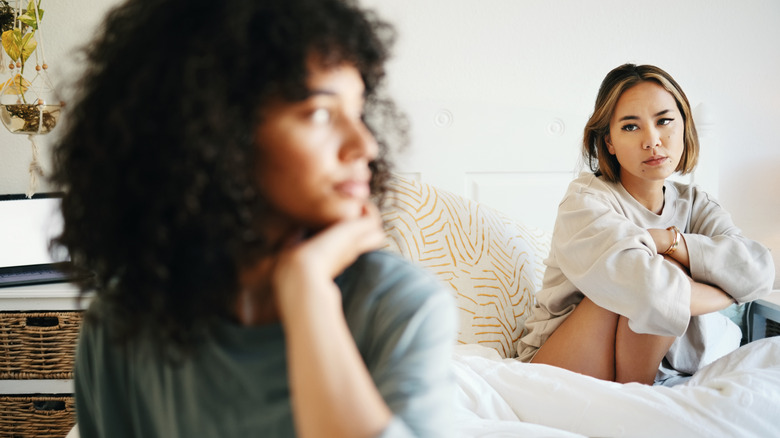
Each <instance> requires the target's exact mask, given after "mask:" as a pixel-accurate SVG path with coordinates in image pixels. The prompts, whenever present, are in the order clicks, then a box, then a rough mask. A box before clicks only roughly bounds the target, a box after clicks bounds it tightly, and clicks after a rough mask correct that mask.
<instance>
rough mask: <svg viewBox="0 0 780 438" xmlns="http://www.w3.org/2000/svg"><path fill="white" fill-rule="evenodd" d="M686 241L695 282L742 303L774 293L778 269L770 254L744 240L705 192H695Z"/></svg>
mask: <svg viewBox="0 0 780 438" xmlns="http://www.w3.org/2000/svg"><path fill="white" fill-rule="evenodd" d="M684 237H685V243H686V245H687V247H688V254H689V258H690V271H691V277H692V278H693V279H694V280H696V281H699V282H702V283H708V284H712V285H715V286H717V287H719V288H721V289H723V290H724V291H725V292H726V293H728V294H729V295H731V297H732V298H734V299H735V300H737V301H738V302H740V303H745V302H748V301H753V300H755V299H757V298H761V297H762V296H764V295H767V294H768V293H770V292H771V291H772V283H773V282H774V278H775V265H774V262H773V260H772V255H771V253H770V252H769V250H768V249H767V248H766V247H764V246H763V245H761V244H760V243H758V242H755V241H753V240H750V239H748V238H746V237H744V236H743V235H742V233H741V231H740V230H739V229H738V228H737V227H736V226H735V225H734V223H733V221H732V219H731V215H730V214H729V213H728V212H727V211H726V210H724V209H723V208H722V207H721V206H720V204H718V202H717V201H715V200H714V199H712V198H711V197H710V196H709V195H707V193H706V192H704V191H702V190H698V189H696V192H695V196H694V200H693V206H692V211H691V224H690V229H689V230H686V233H684Z"/></svg>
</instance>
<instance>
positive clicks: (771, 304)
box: [748, 290, 780, 341]
mask: <svg viewBox="0 0 780 438" xmlns="http://www.w3.org/2000/svg"><path fill="white" fill-rule="evenodd" d="M779 327H780V290H775V291H773V292H772V293H771V294H770V295H769V296H767V297H765V298H761V299H759V300H756V301H754V302H752V303H750V308H749V310H748V341H754V340H756V339H761V338H764V337H767V335H770V336H771V335H773V334H777V332H776V330H777V329H778V328H779ZM768 328H769V329H770V330H769V331H770V333H767V329H768Z"/></svg>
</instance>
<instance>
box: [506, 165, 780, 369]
mask: <svg viewBox="0 0 780 438" xmlns="http://www.w3.org/2000/svg"><path fill="white" fill-rule="evenodd" d="M664 197H665V200H664V208H663V212H662V213H661V214H660V215H658V214H655V213H653V212H651V211H649V210H648V209H647V208H645V207H644V206H642V205H641V204H640V203H639V202H638V201H637V200H636V199H634V198H633V197H632V196H631V195H630V194H629V193H628V192H627V191H626V190H625V188H623V186H622V185H621V184H620V183H609V182H606V181H605V180H603V179H602V178H599V177H596V176H595V175H593V174H590V173H583V174H582V175H580V177H578V178H577V179H575V180H574V181H572V183H571V184H570V185H569V188H568V190H567V192H566V194H565V195H564V197H563V200H562V201H561V203H560V205H559V207H558V217H557V220H556V222H555V229H554V231H553V237H552V245H551V249H550V255H549V257H548V258H547V260H545V263H546V265H547V269H546V271H545V275H544V284H543V287H542V290H541V291H539V293H538V294H537V295H536V300H537V302H536V305H535V307H534V312H533V314H532V315H531V316H530V317H529V318H528V320H527V321H526V323H525V324H526V330H525V332H524V335H523V336H522V338H521V339H520V342H519V345H518V349H517V350H518V352H519V353H518V354H519V358H520V359H521V360H523V361H530V360H531V358H532V357H533V356H534V354H535V353H536V351H537V349H538V348H539V347H540V346H541V345H542V344H543V343H544V342H545V341H546V340H547V338H548V337H549V336H550V335H551V334H552V332H553V331H554V330H555V329H556V328H557V327H558V326H559V325H560V324H561V323H562V322H563V321H564V320H565V319H566V318H567V317H568V316H569V314H570V313H571V312H572V311H573V310H574V308H575V307H576V306H577V304H578V303H579V302H580V301H581V300H582V298H583V295H586V296H587V297H588V298H590V299H591V300H592V301H593V302H594V303H595V304H597V305H599V306H601V307H603V308H605V309H607V310H610V311H612V312H615V313H617V314H620V315H623V316H625V317H627V318H628V319H629V327H631V329H632V330H633V331H635V332H637V333H651V334H656V335H665V336H677V337H681V339H678V341H679V342H677V343H676V345H675V346H673V348H672V351H673V352H681V353H683V354H677V355H675V356H676V357H670V356H672V355H671V354H670V355H667V358H666V359H667V360H668V361H669V362H670V365H671V367H672V368H674V369H676V370H679V371H683V372H686V373H693V372H694V371H695V370H696V369H698V367H699V366H701V365H703V363H702V359H703V358H704V357H705V356H706V355H707V350H708V349H713V348H719V347H718V346H717V344H718V342H717V341H718V340H717V339H712V338H713V336H709V334H708V333H706V332H704V333H702V332H703V331H702V330H700V329H699V328H700V327H701V326H703V325H705V324H702V322H699V321H696V320H697V319H698V318H702V317H693V318H692V317H691V315H690V293H691V291H690V284H689V282H688V280H687V278H686V275H685V273H684V272H682V271H681V270H680V269H679V268H677V267H676V266H674V265H673V264H672V263H670V262H668V261H666V260H665V259H664V258H663V256H661V255H659V254H658V249H657V248H656V246H655V243H654V241H653V239H652V238H651V237H650V234H649V233H648V231H647V229H648V228H667V227H670V226H672V225H675V226H677V227H678V228H679V229H680V231H682V233H683V236H684V238H685V243H686V245H687V247H688V252H689V257H690V273H691V277H692V278H693V279H694V280H696V281H698V282H703V283H708V284H712V285H715V286H718V287H720V288H721V289H723V290H724V291H726V292H727V293H728V294H729V295H731V296H732V297H733V298H734V299H735V300H736V301H737V302H739V303H744V302H748V301H752V300H755V299H757V298H760V297H761V296H764V295H766V294H768V293H769V292H770V291H771V289H772V283H773V281H774V276H775V270H774V263H773V261H772V256H771V255H770V253H769V250H768V249H767V248H765V247H764V246H762V245H761V244H759V243H757V242H754V241H752V240H750V239H747V238H745V237H743V236H742V234H741V232H740V230H739V229H738V228H737V227H736V226H735V225H734V223H733V222H732V220H731V216H730V215H729V213H727V212H726V211H725V210H724V209H723V208H722V207H721V206H720V205H719V204H718V202H717V201H716V200H714V199H713V198H711V197H710V196H709V195H708V194H707V193H705V192H704V191H702V190H701V189H700V188H699V187H698V186H695V185H687V184H683V183H679V182H673V181H666V183H665V185H664ZM661 250H662V251H663V248H662V249H661ZM704 317H707V318H709V319H713V318H722V319H723V320H724V321H723V323H724V324H725V323H726V322H728V321H727V318H726V317H725V316H723V315H720V314H719V313H715V314H709V315H704ZM710 325H711V324H710ZM689 326H690V330H689ZM712 335H714V336H720V335H719V334H717V333H712ZM686 338H690V339H686ZM694 338H695V339H694ZM732 348H736V346H734V347H732ZM691 349H693V350H695V351H690V350H691ZM682 358H684V359H682ZM681 362H684V363H681Z"/></svg>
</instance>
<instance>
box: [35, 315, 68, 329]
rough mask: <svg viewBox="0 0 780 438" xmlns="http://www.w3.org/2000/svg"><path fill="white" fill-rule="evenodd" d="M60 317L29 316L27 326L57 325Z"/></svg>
mask: <svg viewBox="0 0 780 438" xmlns="http://www.w3.org/2000/svg"><path fill="white" fill-rule="evenodd" d="M59 324H60V319H59V318H57V317H56V316H28V317H27V327H57V326H58V325H59Z"/></svg>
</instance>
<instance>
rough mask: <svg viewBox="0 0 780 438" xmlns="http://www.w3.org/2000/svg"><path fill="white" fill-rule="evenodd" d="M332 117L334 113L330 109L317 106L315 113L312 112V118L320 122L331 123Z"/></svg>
mask: <svg viewBox="0 0 780 438" xmlns="http://www.w3.org/2000/svg"><path fill="white" fill-rule="evenodd" d="M332 118H333V114H332V113H331V111H330V110H329V109H326V108H317V109H316V110H314V112H313V113H311V120H312V121H313V122H314V123H318V124H325V123H329V122H330V120H331V119H332Z"/></svg>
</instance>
